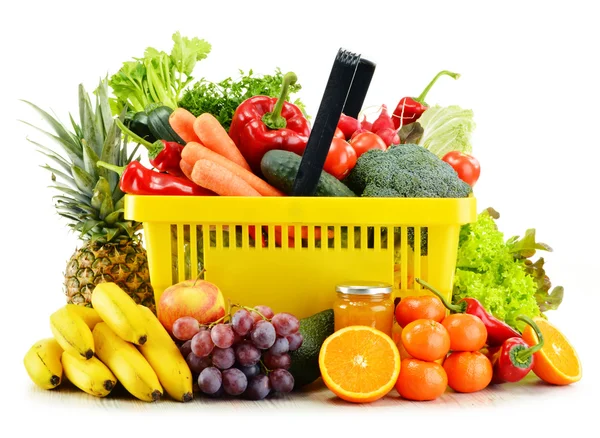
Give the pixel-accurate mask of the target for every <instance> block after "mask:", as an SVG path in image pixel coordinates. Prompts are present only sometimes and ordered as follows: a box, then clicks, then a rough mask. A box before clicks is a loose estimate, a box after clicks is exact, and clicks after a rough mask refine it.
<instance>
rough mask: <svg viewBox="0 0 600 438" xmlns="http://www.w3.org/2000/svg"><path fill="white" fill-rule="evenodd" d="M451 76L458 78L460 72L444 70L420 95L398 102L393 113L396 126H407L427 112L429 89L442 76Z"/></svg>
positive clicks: (404, 98)
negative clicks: (426, 98) (426, 101)
mask: <svg viewBox="0 0 600 438" xmlns="http://www.w3.org/2000/svg"><path fill="white" fill-rule="evenodd" d="M444 75H446V76H450V77H451V78H454V79H458V78H459V77H460V74H458V73H452V72H450V71H448V70H442V71H441V72H439V73H438V74H437V75H435V77H434V78H433V79H432V80H431V82H430V83H429V84H428V85H427V87H425V89H424V90H423V92H422V93H421V94H420V95H419V97H403V98H402V99H400V102H398V105H397V106H396V109H395V110H394V113H393V114H392V121H393V122H394V128H396V129H398V128H400V125H402V126H405V125H408V124H409V123H412V122H415V121H416V120H417V119H418V118H419V117H421V114H423V113H424V112H425V110H426V109H427V108H428V105H427V104H426V103H425V97H426V96H427V93H429V90H430V89H431V87H432V86H433V84H435V82H436V81H437V80H438V78H439V77H440V76H444Z"/></svg>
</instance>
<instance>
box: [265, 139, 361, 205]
mask: <svg viewBox="0 0 600 438" xmlns="http://www.w3.org/2000/svg"><path fill="white" fill-rule="evenodd" d="M301 160H302V157H301V156H300V155H298V154H295V153H293V152H288V151H280V150H271V151H269V152H267V153H266V154H265V155H264V156H263V158H262V160H261V162H260V169H261V171H262V173H263V175H264V177H265V178H266V179H267V181H268V182H269V183H270V184H271V185H272V186H273V187H276V188H278V189H279V190H281V191H282V192H284V193H285V194H287V195H290V194H292V189H293V188H294V180H295V179H296V175H297V174H298V169H299V168H300V161H301ZM315 196H338V197H341V196H345V197H349V196H356V194H355V193H354V192H353V191H352V190H350V189H349V188H348V187H346V185H345V184H344V183H342V182H340V181H339V180H338V179H336V178H335V177H334V176H333V175H331V174H329V173H327V172H325V171H323V172H321V176H320V178H319V183H318V184H317V191H316V192H315Z"/></svg>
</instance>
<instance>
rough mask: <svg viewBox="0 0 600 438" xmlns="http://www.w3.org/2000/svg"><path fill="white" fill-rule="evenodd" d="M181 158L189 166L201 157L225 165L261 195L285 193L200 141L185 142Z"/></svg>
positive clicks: (281, 194) (280, 194) (282, 194)
mask: <svg viewBox="0 0 600 438" xmlns="http://www.w3.org/2000/svg"><path fill="white" fill-rule="evenodd" d="M181 158H182V161H185V162H186V163H187V165H189V166H193V165H194V163H195V162H196V161H198V160H201V159H205V160H210V161H212V162H213V163H217V164H218V165H220V166H223V167H225V168H226V169H228V170H230V171H231V172H233V173H234V174H236V175H237V176H239V177H240V178H242V179H243V180H244V181H246V182H247V183H248V184H250V186H251V187H252V188H253V189H254V190H256V191H257V192H258V193H260V194H261V195H263V196H284V195H285V193H283V192H282V191H280V190H278V189H276V188H275V187H273V186H272V185H270V184H269V183H268V182H266V181H265V180H263V179H261V178H259V177H258V176H256V175H255V174H253V173H252V172H250V171H249V170H246V169H244V168H243V167H241V166H240V165H238V164H236V163H234V162H233V161H231V160H229V159H227V158H225V157H224V156H222V155H219V154H217V153H216V152H213V151H211V150H210V149H208V148H207V147H205V146H203V145H201V144H200V143H196V142H194V141H191V142H189V143H187V144H186V145H185V147H184V148H183V151H182V152H181ZM182 170H183V171H184V173H185V170H184V169H183V168H182Z"/></svg>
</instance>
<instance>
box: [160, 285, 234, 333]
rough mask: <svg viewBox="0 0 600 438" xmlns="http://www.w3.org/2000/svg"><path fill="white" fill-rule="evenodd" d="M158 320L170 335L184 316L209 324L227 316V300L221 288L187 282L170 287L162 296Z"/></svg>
mask: <svg viewBox="0 0 600 438" xmlns="http://www.w3.org/2000/svg"><path fill="white" fill-rule="evenodd" d="M157 313H158V319H159V320H160V322H161V323H162V325H163V326H164V327H165V328H166V329H167V331H168V332H169V333H172V331H173V323H174V322H175V321H176V320H177V319H178V318H181V317H182V316H191V317H193V318H195V319H196V320H197V321H198V322H199V323H200V324H209V323H211V322H214V321H216V320H217V319H219V318H221V317H222V316H223V315H225V299H224V298H223V294H222V293H221V291H220V290H219V288H218V287H217V286H216V285H214V284H213V283H210V282H208V281H205V280H185V281H182V282H179V283H177V284H174V285H173V286H170V287H168V288H167V289H165V291H164V292H163V293H162V295H161V296H160V300H159V301H158V306H157Z"/></svg>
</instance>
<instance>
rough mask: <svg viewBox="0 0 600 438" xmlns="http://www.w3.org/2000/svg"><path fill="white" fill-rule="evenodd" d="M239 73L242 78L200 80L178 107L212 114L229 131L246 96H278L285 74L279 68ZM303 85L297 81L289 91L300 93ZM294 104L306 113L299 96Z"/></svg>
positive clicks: (197, 114) (196, 112) (241, 71)
mask: <svg viewBox="0 0 600 438" xmlns="http://www.w3.org/2000/svg"><path fill="white" fill-rule="evenodd" d="M239 73H240V77H239V78H237V79H233V78H231V77H229V78H227V79H223V80H222V81H220V82H218V83H214V82H210V81H207V80H206V79H200V80H198V81H197V82H196V83H195V84H194V85H193V86H192V87H191V88H188V89H187V90H186V91H185V93H184V94H183V97H182V98H181V100H180V101H179V106H180V107H182V108H185V109H187V110H188V111H189V112H191V113H192V114H194V115H195V116H199V115H200V114H202V113H210V114H212V115H213V116H215V117H216V119H217V120H218V121H219V123H221V125H222V126H223V127H224V128H225V129H226V130H229V126H230V125H231V119H232V117H233V114H234V113H235V110H236V109H237V107H238V106H239V105H240V104H241V103H242V102H244V101H245V100H246V99H248V98H250V97H253V96H258V95H263V96H271V97H278V96H279V93H280V92H281V84H282V81H283V73H282V72H281V70H280V69H279V68H277V69H276V70H275V74H273V75H262V76H258V75H255V74H254V72H253V71H252V70H249V71H248V73H244V71H243V70H240V71H239ZM301 88H302V87H301V85H300V84H298V83H296V84H294V85H290V88H289V90H290V94H293V93H297V92H298V91H300V89H301ZM293 103H294V104H295V105H297V106H298V107H299V108H300V109H301V110H302V111H303V112H304V113H305V114H306V111H305V107H304V104H303V103H302V102H301V101H300V100H299V99H296V100H295V101H294V102H293Z"/></svg>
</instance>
